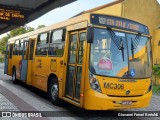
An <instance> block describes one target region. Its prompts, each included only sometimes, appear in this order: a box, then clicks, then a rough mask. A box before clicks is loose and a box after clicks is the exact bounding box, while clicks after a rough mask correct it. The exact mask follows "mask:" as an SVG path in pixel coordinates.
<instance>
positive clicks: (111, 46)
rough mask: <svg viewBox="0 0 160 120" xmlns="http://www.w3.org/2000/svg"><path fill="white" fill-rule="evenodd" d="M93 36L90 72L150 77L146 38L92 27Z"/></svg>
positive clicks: (149, 50)
mask: <svg viewBox="0 0 160 120" xmlns="http://www.w3.org/2000/svg"><path fill="white" fill-rule="evenodd" d="M111 33H112V34H111ZM93 39H94V40H93V43H91V50H90V68H89V69H90V72H91V73H93V74H97V75H102V76H110V77H119V78H148V77H151V68H152V59H151V46H150V39H149V38H148V37H145V36H141V35H140V34H130V33H126V32H119V31H112V32H111V31H110V30H107V29H101V28H94V37H93Z"/></svg>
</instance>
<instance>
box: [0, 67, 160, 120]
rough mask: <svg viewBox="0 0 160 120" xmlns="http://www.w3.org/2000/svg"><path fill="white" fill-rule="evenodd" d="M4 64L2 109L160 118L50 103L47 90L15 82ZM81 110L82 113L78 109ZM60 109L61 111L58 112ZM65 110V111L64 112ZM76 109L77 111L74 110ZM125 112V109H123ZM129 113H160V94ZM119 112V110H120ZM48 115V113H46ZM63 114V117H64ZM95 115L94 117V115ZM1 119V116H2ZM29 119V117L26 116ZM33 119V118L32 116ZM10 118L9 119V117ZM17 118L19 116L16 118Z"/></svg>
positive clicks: (100, 119)
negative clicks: (148, 104)
mask: <svg viewBox="0 0 160 120" xmlns="http://www.w3.org/2000/svg"><path fill="white" fill-rule="evenodd" d="M3 66H4V65H3V64H0V111H55V112H53V113H52V114H53V116H58V117H48V118H47V117H43V118H38V120H39V119H56V120H57V119H58V120H59V119H60V120H61V119H65V120H66V119H67V120H70V119H71V120H72V119H73V120H74V119H78V120H84V119H87V120H91V119H93V120H106V119H109V120H110V119H114V120H117V119H135V120H146V119H148V120H150V119H155V120H160V118H158V117H154V118H151V117H134V118H133V117H131V118H129V117H125V118H123V117H119V118H113V117H106V115H110V114H112V113H114V114H117V111H91V112H90V111H89V112H88V111H85V110H82V109H80V108H77V107H75V106H73V105H71V104H69V103H66V102H63V105H62V106H54V105H52V104H51V103H50V101H49V100H48V98H47V95H46V93H45V92H43V91H40V90H38V89H36V88H33V87H29V86H27V85H25V84H23V83H21V82H20V83H18V84H13V83H12V81H11V77H10V76H7V75H4V74H3ZM77 110H78V111H81V114H79V113H77V112H76V111H77ZM58 111H59V112H58ZM62 111H63V112H62ZM74 111H75V112H74ZM121 111H122V112H123V110H121ZM125 111H126V112H127V113H129V112H131V111H159V114H160V96H157V95H153V96H152V100H151V104H150V106H149V107H148V108H146V109H132V110H125ZM118 112H119V111H118ZM48 113H49V112H48ZM44 115H45V116H47V113H44ZM62 116H63V117H62ZM88 116H92V117H88ZM93 116H94V117H93ZM0 119H1V118H0ZM25 119H28V118H25ZM30 119H33V118H30ZM7 120H8V119H7ZM16 120H17V118H16Z"/></svg>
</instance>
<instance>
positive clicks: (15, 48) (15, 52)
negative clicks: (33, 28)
mask: <svg viewBox="0 0 160 120" xmlns="http://www.w3.org/2000/svg"><path fill="white" fill-rule="evenodd" d="M13 55H19V40H16V41H15V42H14V50H13Z"/></svg>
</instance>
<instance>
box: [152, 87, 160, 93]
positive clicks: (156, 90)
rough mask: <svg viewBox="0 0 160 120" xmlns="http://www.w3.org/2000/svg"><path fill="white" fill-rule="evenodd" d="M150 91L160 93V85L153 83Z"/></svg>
mask: <svg viewBox="0 0 160 120" xmlns="http://www.w3.org/2000/svg"><path fill="white" fill-rule="evenodd" d="M152 91H153V94H160V85H153V87H152Z"/></svg>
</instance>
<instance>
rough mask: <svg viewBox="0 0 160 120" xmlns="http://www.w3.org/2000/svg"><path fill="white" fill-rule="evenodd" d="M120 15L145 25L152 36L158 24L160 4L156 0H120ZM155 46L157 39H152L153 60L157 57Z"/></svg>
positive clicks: (159, 22) (159, 20) (159, 21)
mask: <svg viewBox="0 0 160 120" xmlns="http://www.w3.org/2000/svg"><path fill="white" fill-rule="evenodd" d="M122 16H123V17H125V18H129V19H132V20H136V21H138V22H141V23H143V24H145V25H147V26H148V28H149V30H150V34H151V36H152V37H153V33H154V30H155V29H157V27H158V26H159V25H160V5H159V3H158V2H157V0H125V1H123V2H122ZM154 42H156V43H154ZM157 47H158V46H157V41H155V40H154V39H152V51H153V61H155V60H156V59H157V57H158V56H157V54H156V53H157V52H158V51H157V50H158V49H157Z"/></svg>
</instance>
